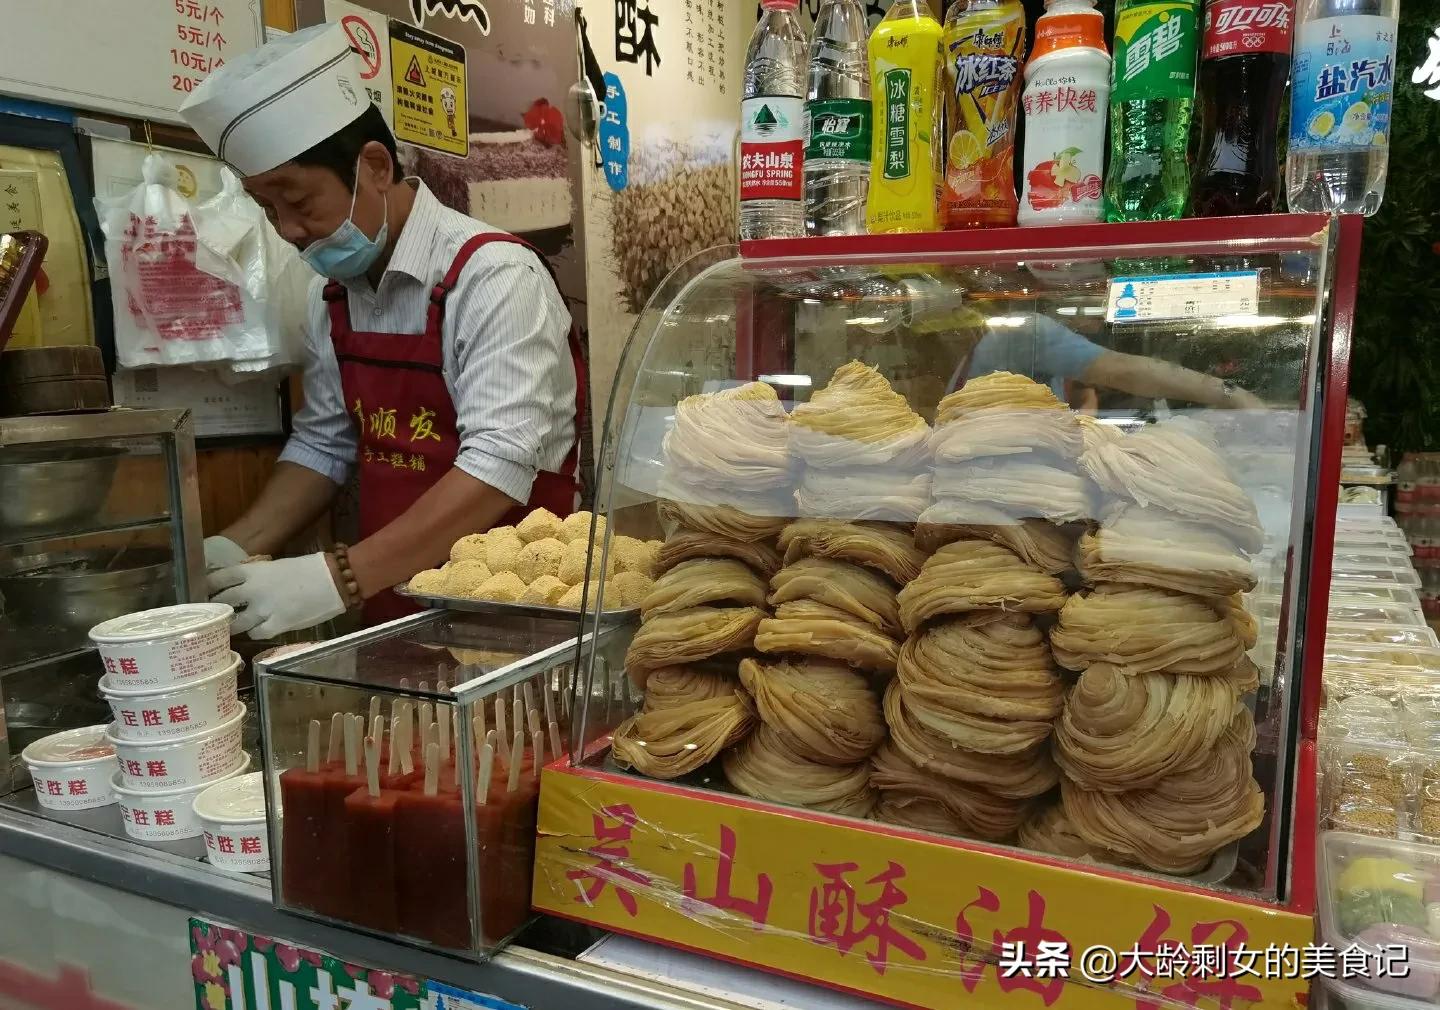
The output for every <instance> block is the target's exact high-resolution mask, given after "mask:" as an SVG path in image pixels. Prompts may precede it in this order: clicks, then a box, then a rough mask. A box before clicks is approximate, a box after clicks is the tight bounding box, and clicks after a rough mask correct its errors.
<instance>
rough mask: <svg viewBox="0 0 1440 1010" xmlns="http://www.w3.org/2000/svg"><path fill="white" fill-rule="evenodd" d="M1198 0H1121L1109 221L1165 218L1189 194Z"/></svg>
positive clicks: (1176, 212) (1113, 76)
mask: <svg viewBox="0 0 1440 1010" xmlns="http://www.w3.org/2000/svg"><path fill="white" fill-rule="evenodd" d="M1199 10H1200V5H1199V0H1178V2H1177V0H1159V2H1157V0H1119V3H1118V4H1117V5H1116V13H1115V63H1114V66H1113V67H1112V69H1111V73H1110V168H1109V170H1108V172H1107V173H1106V176H1105V220H1107V221H1167V220H1172V219H1174V218H1178V217H1181V216H1183V215H1184V213H1185V205H1186V203H1188V202H1189V199H1190V168H1189V165H1188V163H1187V161H1186V156H1187V153H1188V148H1189V143H1190V115H1191V111H1192V109H1193V107H1194V105H1195V53H1196V41H1197V38H1198V31H1197V29H1198V26H1199V22H1198V15H1199Z"/></svg>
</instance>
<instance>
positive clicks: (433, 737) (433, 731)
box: [420, 722, 440, 751]
mask: <svg viewBox="0 0 1440 1010" xmlns="http://www.w3.org/2000/svg"><path fill="white" fill-rule="evenodd" d="M420 746H421V748H422V749H424V750H429V749H430V748H431V747H434V748H435V750H436V751H439V750H440V727H439V725H438V724H436V723H433V722H432V723H430V724H429V725H428V726H426V727H425V738H424V739H423V740H421V741H420Z"/></svg>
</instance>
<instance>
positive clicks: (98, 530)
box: [0, 512, 171, 551]
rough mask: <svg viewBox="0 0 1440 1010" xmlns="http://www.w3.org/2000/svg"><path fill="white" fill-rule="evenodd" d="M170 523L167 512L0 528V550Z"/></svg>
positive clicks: (153, 527)
mask: <svg viewBox="0 0 1440 1010" xmlns="http://www.w3.org/2000/svg"><path fill="white" fill-rule="evenodd" d="M170 523H171V518H170V514H169V513H168V512H166V513H163V514H160V515H151V516H146V517H142V518H137V519H128V520H125V521H122V522H105V521H99V520H97V521H95V522H88V523H82V524H80V525H78V526H69V525H62V526H54V527H49V528H45V529H38V530H29V531H27V532H25V533H7V532H5V531H3V530H0V551H3V550H6V549H8V548H17V547H31V546H34V545H36V544H42V543H45V542H47V541H51V540H79V539H81V538H83V537H93V536H100V535H103V534H107V533H137V532H142V531H144V530H153V529H161V528H163V527H166V526H169V525H170Z"/></svg>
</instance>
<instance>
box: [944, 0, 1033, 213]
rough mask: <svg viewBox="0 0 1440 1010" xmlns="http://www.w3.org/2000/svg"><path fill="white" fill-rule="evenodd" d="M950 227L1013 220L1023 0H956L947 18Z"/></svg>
mask: <svg viewBox="0 0 1440 1010" xmlns="http://www.w3.org/2000/svg"><path fill="white" fill-rule="evenodd" d="M944 38H945V42H944V44H945V81H946V85H947V86H946V89H945V112H946V121H947V123H948V129H949V137H948V138H947V140H946V145H945V190H944V197H943V201H942V202H943V206H944V212H945V227H946V228H949V229H957V228H1003V227H1006V226H1009V225H1013V224H1014V223H1015V214H1016V210H1017V208H1018V201H1017V200H1016V197H1015V169H1014V165H1015V118H1016V110H1017V108H1018V106H1019V104H1020V91H1021V88H1022V86H1023V83H1024V81H1023V76H1022V74H1021V68H1022V67H1023V66H1024V64H1025V8H1024V5H1023V4H1021V3H1020V0H956V2H955V3H954V4H952V5H951V7H950V13H949V14H948V15H947V16H946V18H945V37H944Z"/></svg>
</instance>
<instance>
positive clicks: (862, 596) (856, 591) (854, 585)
mask: <svg viewBox="0 0 1440 1010" xmlns="http://www.w3.org/2000/svg"><path fill="white" fill-rule="evenodd" d="M770 589H771V592H770V596H769V597H768V600H767V602H769V603H770V604H771V605H772V606H776V605H779V604H782V603H790V602H793V601H795V600H803V599H810V600H815V601H816V602H818V603H824V604H826V605H827V606H831V607H834V608H836V609H837V610H843V611H844V612H845V613H847V614H849V615H850V616H851V617H856V618H859V619H860V620H862V621H865V622H866V623H867V624H872V625H874V626H875V628H876V629H877V630H879V631H883V632H884V633H885V634H887V635H892V636H894V637H896V638H898V637H900V636H902V635H903V634H904V630H903V629H902V628H901V626H900V602H899V600H898V599H897V598H896V589H895V584H894V583H893V582H891V581H890V580H889V579H888V578H886V577H885V576H883V575H881V574H879V573H878V572H876V571H875V570H874V569H871V568H863V567H861V566H860V565H856V564H851V563H850V562H848V561H836V560H833V559H831V558H799V559H798V560H796V561H795V562H794V563H793V564H788V565H786V566H785V567H784V568H782V569H781V570H780V571H779V572H778V573H777V574H776V575H775V577H774V578H773V579H771V580H770Z"/></svg>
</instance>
